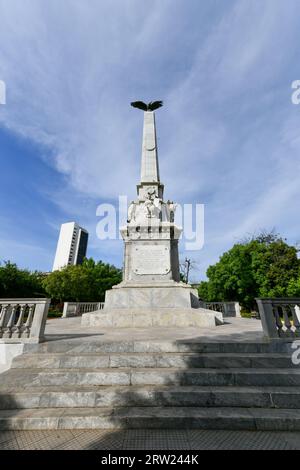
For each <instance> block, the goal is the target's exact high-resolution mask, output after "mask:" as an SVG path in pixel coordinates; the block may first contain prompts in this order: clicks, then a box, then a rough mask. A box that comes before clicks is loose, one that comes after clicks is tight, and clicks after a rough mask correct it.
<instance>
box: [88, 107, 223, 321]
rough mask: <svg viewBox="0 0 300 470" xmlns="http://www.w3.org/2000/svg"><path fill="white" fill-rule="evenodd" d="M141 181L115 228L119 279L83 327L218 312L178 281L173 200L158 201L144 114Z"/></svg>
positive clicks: (200, 317)
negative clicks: (120, 250) (120, 256)
mask: <svg viewBox="0 0 300 470" xmlns="http://www.w3.org/2000/svg"><path fill="white" fill-rule="evenodd" d="M141 168H142V170H141V182H140V184H138V185H137V195H138V198H137V199H136V200H135V201H132V202H131V204H130V206H129V209H128V221H127V225H126V226H125V227H122V228H121V230H120V231H121V235H122V238H123V240H124V245H125V246H124V263H123V282H121V283H120V284H118V285H117V286H114V287H113V288H112V289H110V290H108V291H106V296H105V305H104V309H103V310H100V311H98V312H91V313H86V314H84V315H83V316H82V325H84V326H102V327H123V328H144V327H151V326H152V327H166V326H167V327H186V326H201V327H212V326H215V325H216V324H218V323H222V320H223V319H222V313H220V312H214V311H211V310H206V309H203V308H201V305H200V302H199V299H198V295H197V291H196V290H195V289H193V288H192V287H191V286H190V285H188V284H185V283H183V282H180V272H179V258H178V240H179V237H180V234H181V232H182V230H181V228H180V227H178V226H176V224H175V223H174V213H175V208H176V204H174V203H173V202H172V201H169V200H168V201H166V202H165V201H164V199H163V192H164V186H163V184H162V183H161V182H160V179H159V170H158V157H157V144H156V132H155V119H154V113H153V112H152V111H147V112H145V113H144V130H143V147H142V165H141Z"/></svg>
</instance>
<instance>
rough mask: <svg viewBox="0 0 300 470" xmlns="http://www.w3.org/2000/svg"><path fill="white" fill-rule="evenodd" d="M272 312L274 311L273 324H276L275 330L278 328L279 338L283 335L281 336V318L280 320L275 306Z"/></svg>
mask: <svg viewBox="0 0 300 470" xmlns="http://www.w3.org/2000/svg"><path fill="white" fill-rule="evenodd" d="M273 311H274V315H275V323H276V326H277V328H278V336H279V337H281V336H284V335H283V334H282V333H283V330H282V321H281V318H280V314H279V311H278V307H277V305H274V306H273Z"/></svg>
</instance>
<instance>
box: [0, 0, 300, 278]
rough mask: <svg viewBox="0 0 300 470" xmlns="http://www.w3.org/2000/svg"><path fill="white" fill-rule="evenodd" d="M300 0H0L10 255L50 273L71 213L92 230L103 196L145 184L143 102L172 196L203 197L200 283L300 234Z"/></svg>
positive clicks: (3, 253) (5, 228) (0, 196)
mask: <svg viewBox="0 0 300 470" xmlns="http://www.w3.org/2000/svg"><path fill="white" fill-rule="evenodd" d="M299 7H300V4H299V1H297V0H287V1H285V2H284V1H281V0H238V1H234V0H206V1H199V0H159V1H155V0H154V1H151V2H141V1H140V0H139V1H138V0H101V1H100V0H85V1H81V0H64V1H63V2H62V1H61V0H51V1H50V0H22V1H20V0H0V18H1V25H0V79H1V80H4V81H5V83H6V87H7V96H6V105H0V160H1V184H0V259H6V260H7V259H10V260H12V261H14V262H16V263H17V264H18V265H19V266H22V267H28V268H30V269H39V270H50V269H51V267H52V263H53V258H54V253H55V247H56V242H57V237H58V231H59V227H60V224H61V223H62V222H65V221H70V220H76V221H77V222H79V223H80V224H81V225H82V226H84V227H86V228H87V229H88V230H89V232H90V243H89V249H88V255H89V256H93V257H94V258H96V259H103V260H105V261H109V262H113V263H115V264H116V265H119V266H121V264H122V243H121V242H120V241H100V240H98V239H97V237H96V225H97V222H98V220H99V218H97V217H96V208H97V206H98V204H100V203H102V202H114V201H115V200H116V199H117V197H118V195H119V194H121V195H122V194H127V195H128V197H129V199H132V198H133V197H134V196H135V185H136V183H137V182H138V179H139V170H140V151H141V137H142V114H141V113H140V112H138V111H137V110H134V109H132V108H131V107H130V106H129V103H130V101H133V100H136V99H142V100H144V101H150V100H152V99H163V100H164V102H165V106H164V108H162V109H161V110H159V111H158V112H157V127H158V138H159V141H158V143H159V158H160V170H161V171H160V173H161V179H162V181H163V183H164V184H165V196H166V198H167V199H168V198H170V199H174V200H175V201H178V202H180V203H188V202H193V203H203V204H205V244H204V247H203V249H202V250H200V251H197V252H191V253H184V252H183V247H182V248H181V256H184V255H185V254H187V255H189V256H190V257H191V258H193V259H194V260H195V261H197V263H198V270H197V272H195V273H194V279H195V280H196V279H201V278H204V276H205V271H206V268H207V266H208V265H209V264H212V263H214V262H216V261H217V260H218V258H219V256H220V255H221V254H222V253H223V252H224V251H225V250H227V249H229V248H230V247H231V246H232V244H233V243H235V242H236V241H238V240H240V239H241V238H243V237H244V236H245V235H247V234H249V233H253V232H257V231H259V230H260V229H266V230H268V229H272V228H273V227H275V228H276V230H277V231H278V232H280V233H281V234H282V235H283V236H284V237H286V238H287V240H288V241H289V242H290V243H296V242H299V241H300V218H299V200H300V184H299V175H300V163H299V155H300V105H299V106H296V105H294V104H292V102H291V95H292V89H291V83H292V82H293V81H294V80H297V79H300V16H299V11H300V8H299Z"/></svg>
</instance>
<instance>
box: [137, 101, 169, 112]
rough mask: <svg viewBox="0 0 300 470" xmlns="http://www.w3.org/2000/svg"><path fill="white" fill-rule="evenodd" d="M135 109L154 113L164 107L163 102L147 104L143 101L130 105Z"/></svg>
mask: <svg viewBox="0 0 300 470" xmlns="http://www.w3.org/2000/svg"><path fill="white" fill-rule="evenodd" d="M130 104H131V106H133V107H134V108H138V109H142V110H143V111H154V110H155V109H158V108H160V107H161V106H162V105H163V102H162V101H150V103H148V104H146V103H144V102H143V101H133V102H132V103H130Z"/></svg>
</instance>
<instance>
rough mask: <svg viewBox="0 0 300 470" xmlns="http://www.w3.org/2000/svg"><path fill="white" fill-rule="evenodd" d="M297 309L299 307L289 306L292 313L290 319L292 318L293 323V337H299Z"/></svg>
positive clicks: (299, 324)
mask: <svg viewBox="0 0 300 470" xmlns="http://www.w3.org/2000/svg"><path fill="white" fill-rule="evenodd" d="M297 307H298V309H299V305H290V308H291V312H292V317H293V323H294V329H295V330H294V335H295V336H300V319H299V318H298V315H297V310H298V309H297Z"/></svg>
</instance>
